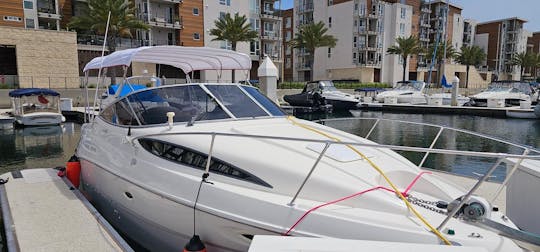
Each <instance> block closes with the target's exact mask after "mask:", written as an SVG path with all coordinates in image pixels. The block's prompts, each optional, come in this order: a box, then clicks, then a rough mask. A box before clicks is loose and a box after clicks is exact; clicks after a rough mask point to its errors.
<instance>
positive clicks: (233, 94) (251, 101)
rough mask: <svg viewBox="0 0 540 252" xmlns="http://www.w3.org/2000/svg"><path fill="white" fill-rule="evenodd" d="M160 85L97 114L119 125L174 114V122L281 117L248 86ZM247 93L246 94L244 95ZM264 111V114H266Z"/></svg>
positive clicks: (161, 120)
mask: <svg viewBox="0 0 540 252" xmlns="http://www.w3.org/2000/svg"><path fill="white" fill-rule="evenodd" d="M204 87H206V88H207V89H208V91H210V93H208V92H207V91H206V90H205V89H203V88H202V87H201V86H199V85H196V84H194V85H181V86H163V87H162V88H155V89H148V90H145V91H141V92H137V93H133V94H130V95H128V96H127V97H125V98H123V99H121V100H120V101H118V102H116V103H115V104H114V105H111V106H109V107H108V108H107V109H105V110H104V111H103V112H102V113H101V117H102V118H104V119H105V120H106V121H109V122H111V123H115V124H120V125H152V124H162V123H166V122H167V120H168V118H167V113H168V112H174V117H173V120H174V122H189V121H199V120H218V119H229V118H231V114H232V115H233V116H234V117H236V118H252V117H264V116H270V115H273V116H282V115H284V113H283V112H282V111H281V110H280V109H279V108H277V106H276V105H275V104H273V103H272V102H271V101H270V100H268V98H266V97H265V96H264V95H262V94H260V93H259V91H258V90H256V89H254V88H251V87H242V89H241V88H240V87H239V86H238V85H223V84H212V85H205V86H204ZM248 94H249V95H248ZM267 111H268V112H267Z"/></svg>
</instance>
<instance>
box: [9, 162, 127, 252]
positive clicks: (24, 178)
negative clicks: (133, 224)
mask: <svg viewBox="0 0 540 252" xmlns="http://www.w3.org/2000/svg"><path fill="white" fill-rule="evenodd" d="M56 173H57V171H56V170H53V169H28V170H21V171H15V172H10V173H6V174H3V175H1V176H0V178H2V179H4V180H6V179H9V180H8V182H7V183H5V184H3V185H0V194H1V198H0V199H1V207H2V217H3V222H4V228H5V230H6V238H7V241H6V243H7V248H8V251H74V250H76V251H132V250H131V248H130V247H129V246H128V245H127V243H126V242H125V241H124V240H123V239H122V237H120V236H119V235H118V233H117V232H116V231H115V230H114V229H113V228H112V227H111V226H110V225H109V224H108V222H107V221H105V219H103V217H102V216H101V215H100V214H99V213H98V212H97V211H96V210H95V209H94V208H93V207H92V205H90V203H89V202H88V201H87V200H86V199H85V198H84V196H82V194H81V193H80V192H79V191H78V190H70V188H71V183H69V181H67V180H66V179H64V178H60V177H58V176H57V175H56Z"/></svg>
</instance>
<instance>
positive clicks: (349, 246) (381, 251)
mask: <svg viewBox="0 0 540 252" xmlns="http://www.w3.org/2000/svg"><path fill="white" fill-rule="evenodd" d="M294 251H302V252H349V251H377V252H394V251H400V252H418V251H430V252H483V251H486V252H487V249H485V248H482V247H469V246H444V245H437V244H419V243H405V242H388V241H366V240H346V239H336V238H313V237H293V236H271V235H256V236H255V237H254V238H253V241H252V242H251V245H250V247H249V250H248V252H294Z"/></svg>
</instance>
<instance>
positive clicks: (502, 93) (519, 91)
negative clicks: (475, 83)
mask: <svg viewBox="0 0 540 252" xmlns="http://www.w3.org/2000/svg"><path fill="white" fill-rule="evenodd" d="M493 99H498V100H501V101H504V105H505V106H507V107H510V106H519V105H520V102H522V101H526V102H530V103H532V104H535V103H537V101H538V92H536V91H535V90H534V89H533V88H532V87H531V85H530V84H529V83H525V82H519V81H495V82H492V83H491V84H489V86H488V88H487V89H486V90H485V91H483V92H481V93H478V94H476V95H473V96H471V105H472V106H476V107H486V106H488V101H489V100H493Z"/></svg>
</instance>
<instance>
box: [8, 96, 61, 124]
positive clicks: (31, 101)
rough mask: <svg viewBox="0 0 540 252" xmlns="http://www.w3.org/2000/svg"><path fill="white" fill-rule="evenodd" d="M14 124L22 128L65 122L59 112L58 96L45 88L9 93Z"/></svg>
mask: <svg viewBox="0 0 540 252" xmlns="http://www.w3.org/2000/svg"><path fill="white" fill-rule="evenodd" d="M9 96H10V97H11V105H12V114H13V117H14V118H15V122H16V123H17V124H19V125H24V126H42V125H58V124H61V123H63V122H65V121H66V118H65V117H64V116H63V115H62V113H61V111H60V106H59V102H60V94H59V93H58V92H56V91H54V90H51V89H45V88H21V89H16V90H13V91H11V92H9Z"/></svg>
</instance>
